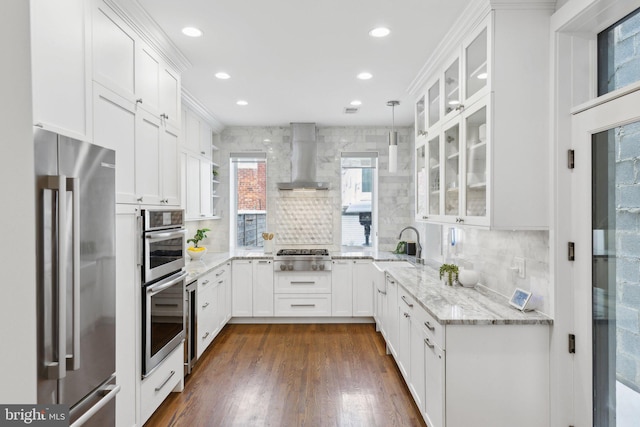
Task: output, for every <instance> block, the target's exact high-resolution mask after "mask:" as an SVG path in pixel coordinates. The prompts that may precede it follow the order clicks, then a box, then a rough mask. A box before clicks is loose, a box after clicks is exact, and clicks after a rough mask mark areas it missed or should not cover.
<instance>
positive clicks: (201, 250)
mask: <svg viewBox="0 0 640 427" xmlns="http://www.w3.org/2000/svg"><path fill="white" fill-rule="evenodd" d="M207 231H211V230H210V229H208V228H199V229H198V230H197V231H196V234H195V235H194V236H193V238H191V239H188V240H187V243H191V242H193V246H189V247H188V248H187V252H188V253H189V256H190V257H191V259H193V260H198V259H200V258H202V257H203V256H204V254H206V253H207V248H205V247H204V246H199V244H200V241H201V240H202V239H206V238H207V235H206V233H207Z"/></svg>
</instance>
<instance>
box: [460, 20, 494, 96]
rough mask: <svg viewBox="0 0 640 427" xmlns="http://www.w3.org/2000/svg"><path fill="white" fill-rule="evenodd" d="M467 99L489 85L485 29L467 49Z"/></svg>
mask: <svg viewBox="0 0 640 427" xmlns="http://www.w3.org/2000/svg"><path fill="white" fill-rule="evenodd" d="M465 61H466V68H465V84H466V94H465V95H466V96H465V99H469V98H471V97H472V96H473V95H474V94H476V93H477V92H478V91H479V90H480V89H482V88H483V87H485V86H486V85H487V78H488V74H487V29H486V28H485V29H484V30H483V31H482V32H481V33H480V34H479V35H478V37H476V38H475V39H474V40H473V41H472V42H471V44H470V45H469V46H467V48H466V49H465Z"/></svg>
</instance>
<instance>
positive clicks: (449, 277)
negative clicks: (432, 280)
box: [440, 264, 458, 286]
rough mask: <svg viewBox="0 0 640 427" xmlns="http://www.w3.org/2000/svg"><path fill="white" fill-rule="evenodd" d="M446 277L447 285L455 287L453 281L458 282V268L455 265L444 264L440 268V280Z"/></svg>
mask: <svg viewBox="0 0 640 427" xmlns="http://www.w3.org/2000/svg"><path fill="white" fill-rule="evenodd" d="M445 276H446V278H445V284H447V285H449V286H453V281H454V280H458V266H457V265H455V264H442V265H441V266H440V280H442V278H443V277H445Z"/></svg>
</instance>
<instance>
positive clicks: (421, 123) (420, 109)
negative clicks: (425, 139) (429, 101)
mask: <svg viewBox="0 0 640 427" xmlns="http://www.w3.org/2000/svg"><path fill="white" fill-rule="evenodd" d="M425 119H426V117H425V109H424V95H422V96H421V97H420V99H419V100H418V102H416V138H417V137H420V136H424V135H426V130H427V129H426V127H425V125H426V120H425Z"/></svg>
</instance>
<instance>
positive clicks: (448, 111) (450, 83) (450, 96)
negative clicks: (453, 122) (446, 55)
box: [443, 58, 463, 118]
mask: <svg viewBox="0 0 640 427" xmlns="http://www.w3.org/2000/svg"><path fill="white" fill-rule="evenodd" d="M443 84H444V115H445V118H447V117H450V116H453V115H455V114H458V113H459V112H460V110H461V109H462V107H463V104H462V102H463V100H462V89H461V88H460V86H461V85H460V59H459V58H455V59H454V60H453V61H452V62H451V64H450V65H449V66H448V67H447V69H446V70H445V72H444V81H443Z"/></svg>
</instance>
